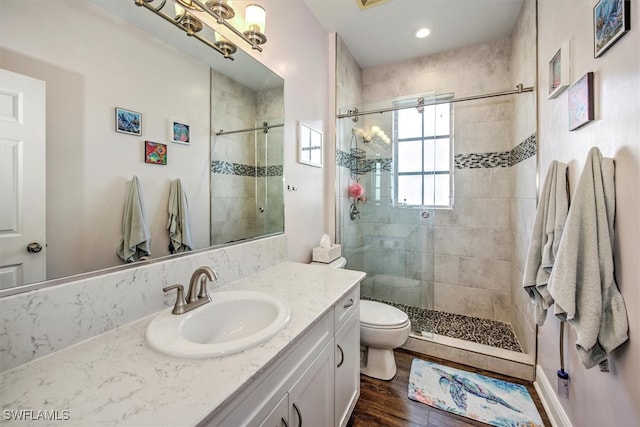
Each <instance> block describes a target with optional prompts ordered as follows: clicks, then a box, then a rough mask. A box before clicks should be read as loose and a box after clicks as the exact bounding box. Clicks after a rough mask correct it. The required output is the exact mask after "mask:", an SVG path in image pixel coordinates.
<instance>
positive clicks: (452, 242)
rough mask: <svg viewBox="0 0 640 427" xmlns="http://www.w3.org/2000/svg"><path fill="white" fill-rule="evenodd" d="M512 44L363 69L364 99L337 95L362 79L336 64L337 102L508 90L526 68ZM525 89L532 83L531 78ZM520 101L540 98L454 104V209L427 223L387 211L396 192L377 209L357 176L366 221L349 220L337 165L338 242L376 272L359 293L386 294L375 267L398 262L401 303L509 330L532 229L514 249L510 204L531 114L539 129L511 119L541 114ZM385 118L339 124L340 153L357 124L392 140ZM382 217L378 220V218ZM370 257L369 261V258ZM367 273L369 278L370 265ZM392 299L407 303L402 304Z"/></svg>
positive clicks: (415, 214) (368, 185)
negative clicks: (518, 250)
mask: <svg viewBox="0 0 640 427" xmlns="http://www.w3.org/2000/svg"><path fill="white" fill-rule="evenodd" d="M526 3H529V1H528V0H527V2H526ZM521 19H523V18H522V17H521ZM514 36H515V37H517V34H514ZM518 43H520V42H518ZM511 44H512V40H511V39H510V38H505V39H501V40H498V41H494V42H491V43H484V44H480V45H476V46H472V47H468V48H463V49H459V50H456V51H450V52H444V53H440V54H436V55H432V56H429V57H423V58H417V59H413V60H408V61H404V62H401V63H396V64H391V65H384V66H380V67H373V68H368V69H364V70H362V81H361V85H362V86H361V88H362V89H361V98H360V99H345V98H344V97H341V96H340V95H341V89H342V88H345V87H346V88H347V92H348V93H351V94H358V91H357V90H356V89H354V88H353V86H355V85H357V84H358V83H359V82H358V81H356V80H355V79H353V78H349V77H348V76H346V75H342V74H341V71H343V70H341V67H340V66H339V67H338V95H339V98H338V102H339V104H338V105H339V106H344V105H354V104H357V103H358V101H360V102H361V105H366V107H365V108H364V109H370V108H380V107H388V106H389V102H388V101H387V102H386V105H380V104H378V105H373V104H372V103H371V101H373V100H390V99H394V98H398V97H404V96H407V95H411V94H416V95H418V94H424V93H428V92H436V93H453V94H454V95H455V96H456V97H462V96H466V95H473V94H479V93H489V92H495V91H501V90H505V89H509V88H510V86H511V85H512V82H513V86H514V87H515V83H520V81H518V82H515V81H514V80H515V79H518V78H520V77H521V76H520V75H512V72H511V71H512V68H513V69H518V67H520V68H519V72H520V71H521V70H522V69H523V68H524V67H527V66H529V65H527V64H524V65H518V66H515V65H514V62H517V61H519V60H520V57H516V58H515V59H514V55H512V49H511ZM340 47H341V46H340V42H339V45H338V54H339V59H338V64H341V63H342V62H344V63H347V64H351V63H352V59H351V58H349V57H350V55H349V52H348V50H347V49H346V48H344V47H343V49H340ZM519 47H521V46H519ZM525 48H527V49H528V48H529V47H525ZM531 54H532V55H533V54H535V49H533V48H532V52H531ZM345 68H347V67H345ZM351 69H352V70H351V71H353V69H355V67H354V66H351ZM344 71H346V70H344ZM530 72H531V73H532V74H533V73H535V65H532V66H531V71H530ZM522 83H524V84H525V86H532V85H533V84H532V82H531V81H522ZM519 97H523V99H522V101H523V102H524V103H527V102H529V103H533V100H534V96H533V94H525V95H517V96H512V97H501V98H492V99H485V100H479V101H472V102H464V103H457V104H455V107H454V133H455V134H454V141H455V142H454V150H455V151H454V154H455V165H456V169H455V172H454V196H455V201H454V206H453V208H452V209H438V210H435V211H431V212H430V214H431V215H430V218H429V219H427V220H423V219H422V218H421V216H420V213H421V212H420V211H418V210H413V209H402V208H391V207H390V206H389V201H390V200H391V197H392V194H391V193H390V189H389V190H388V194H383V195H382V199H381V201H382V204H381V207H382V209H380V208H381V207H376V206H375V197H374V198H373V199H372V194H373V192H374V191H375V188H374V187H375V185H376V184H375V182H373V181H372V179H371V178H370V175H369V174H368V175H364V176H363V177H362V178H361V183H363V185H365V190H366V192H367V196H368V197H369V200H368V201H367V202H366V203H365V204H363V205H359V210H360V211H361V218H360V219H359V220H356V221H351V220H350V219H349V217H348V207H349V204H350V200H349V199H348V197H347V194H346V188H347V186H348V185H349V183H350V182H352V180H351V179H350V176H349V171H348V168H346V167H339V168H338V171H339V179H340V181H339V186H340V189H339V194H340V197H341V199H340V203H341V206H342V208H341V210H340V218H339V220H340V224H341V227H340V232H341V233H340V236H341V238H342V242H343V245H345V249H346V251H345V252H346V253H348V254H349V256H350V257H352V258H353V260H351V259H348V262H349V265H351V266H352V267H354V268H356V267H357V266H361V267H362V268H364V267H367V266H365V264H368V267H369V268H372V271H373V274H370V276H368V281H367V283H366V286H370V288H369V289H367V288H366V286H365V287H363V293H365V292H367V291H370V292H371V293H372V294H374V295H371V296H372V297H380V296H381V295H380V292H378V295H375V294H376V291H377V290H379V289H382V288H383V287H384V286H388V285H389V280H390V278H389V277H380V275H378V274H376V268H380V269H381V270H382V267H383V266H384V265H385V264H389V265H392V264H393V265H395V267H391V270H390V271H391V272H393V273H394V274H396V273H398V274H399V277H401V279H400V280H398V279H397V277H398V276H396V278H395V281H396V282H397V283H394V285H395V286H396V289H397V288H400V289H402V292H403V293H404V296H403V297H402V298H404V299H405V300H411V301H412V305H415V304H416V303H417V302H418V301H420V303H421V305H422V306H423V307H426V308H433V309H435V310H441V311H447V312H451V313H456V314H464V315H469V316H477V317H482V318H487V319H493V320H499V321H504V322H510V323H513V321H514V320H513V303H512V292H515V291H512V288H513V281H514V279H515V276H517V273H514V272H513V271H512V261H513V259H512V257H513V250H514V244H521V240H524V239H520V237H523V238H524V236H525V235H526V232H525V228H526V225H522V226H521V228H522V230H520V229H519V230H518V232H517V233H518V237H519V240H518V242H515V240H514V231H513V230H512V227H513V224H514V223H516V222H517V219H514V218H512V206H519V204H518V203H517V202H513V200H512V196H513V195H514V194H516V189H515V188H516V186H519V185H520V184H516V183H515V181H516V178H517V179H518V180H520V179H531V177H530V176H528V175H526V174H522V173H520V170H521V163H523V161H524V162H527V164H530V163H531V162H533V163H535V160H532V159H533V158H531V157H530V156H531V155H532V154H535V114H534V116H533V117H534V121H533V122H532V123H533V127H531V126H528V124H530V123H531V122H530V121H529V122H527V121H526V120H525V122H527V124H524V125H520V120H521V119H520V117H514V115H515V114H518V115H520V114H521V111H520V110H521V109H523V108H529V109H530V110H532V111H534V112H535V104H534V105H533V106H531V107H523V106H522V105H523V104H522V103H521V100H519V99H518V100H517V101H516V100H515V99H517V98H519ZM361 108H362V107H361ZM340 112H345V111H340ZM385 115H386V114H385ZM382 116H383V115H375V116H364V117H361V118H360V120H359V122H357V123H352V122H351V120H349V119H342V120H340V122H339V124H338V131H339V138H338V144H339V145H338V148H339V150H342V151H343V152H344V153H348V152H349V148H350V143H351V133H350V129H351V128H352V127H363V128H365V129H366V128H367V127H368V126H370V125H372V124H377V125H378V126H380V127H381V128H383V129H384V130H385V132H387V134H388V135H391V121H390V119H387V118H382ZM389 117H391V115H390V114H389ZM374 121H375V123H374ZM514 123H518V125H515V124H514ZM527 127H528V128H527ZM516 138H518V139H517V140H516ZM359 148H365V149H366V150H367V158H368V159H370V160H373V159H376V157H375V156H376V154H379V155H380V156H379V157H378V158H387V159H388V158H391V152H390V149H389V148H388V147H386V148H385V147H384V146H381V145H378V147H377V149H376V150H371V149H370V148H369V147H364V146H363V145H362V144H360V145H359ZM344 156H345V154H343V155H342V157H343V158H344ZM340 157H341V156H340V155H339V156H338V163H340ZM534 158H535V157H534ZM382 164H383V162H381V163H380V165H381V166H382ZM385 173H386V174H389V172H385V171H382V172H381V174H382V178H383V179H382V181H383V182H384V181H386V182H389V181H390V179H389V178H388V175H387V176H386V178H387V179H386V180H385V179H384V178H385ZM529 184H531V185H533V187H534V188H535V176H534V177H533V179H532V182H531V183H527V184H526V187H527V188H529V186H530V185H529ZM518 188H520V187H518ZM381 191H383V192H384V189H381ZM376 210H377V213H376V214H373V213H372V212H373V211H376ZM524 214H525V212H523V215H524ZM374 218H375V219H374ZM358 249H360V251H358ZM378 249H379V251H380V253H379V254H377V255H375V254H373V257H372V258H370V260H369V261H367V258H368V257H369V255H371V252H372V251H373V252H375V250H378ZM365 251H366V253H367V256H366V257H363V256H362V255H363V254H364V252H365ZM371 259H373V261H371ZM352 261H353V262H352ZM517 261H519V259H518V260H517ZM394 268H395V270H397V271H394ZM365 271H367V272H368V273H371V271H370V270H367V269H366V268H365ZM392 280H393V279H392ZM416 280H417V281H420V290H421V292H420V294H417V293H416V292H415V290H412V287H414V286H415V281H416ZM412 281H413V282H412ZM383 293H384V292H383ZM418 297H419V298H420V299H418ZM402 298H401V299H402ZM396 301H397V302H401V303H402V302H406V301H398V299H397V298H396Z"/></svg>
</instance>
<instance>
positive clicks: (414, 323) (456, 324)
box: [362, 297, 522, 353]
mask: <svg viewBox="0 0 640 427" xmlns="http://www.w3.org/2000/svg"><path fill="white" fill-rule="evenodd" d="M362 298H363V299H368V300H372V301H379V302H383V303H385V304H390V305H392V306H394V307H397V308H399V309H400V310H402V311H404V312H405V313H407V316H409V320H410V321H411V332H413V333H414V334H416V335H421V334H422V332H425V333H434V334H437V335H443V336H447V337H450V338H458V339H461V340H465V341H471V342H475V343H478V344H484V345H489V346H491V347H496V348H502V349H505V350H510V351H517V352H520V353H522V348H521V347H520V343H519V342H518V339H517V338H516V335H515V333H514V332H513V329H512V328H511V325H509V324H508V323H504V322H498V321H496V320H489V319H481V318H478V317H471V316H464V315H461V314H452V313H445V312H443V311H436V310H428V309H424V308H419V307H413V306H410V305H405V304H397V303H393V302H388V301H381V300H377V299H374V298H366V297H362Z"/></svg>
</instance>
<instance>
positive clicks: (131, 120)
mask: <svg viewBox="0 0 640 427" xmlns="http://www.w3.org/2000/svg"><path fill="white" fill-rule="evenodd" d="M116 132H120V133H127V134H129V135H138V136H140V135H142V114H140V113H136V112H135V111H131V110H125V109H124V108H120V107H116Z"/></svg>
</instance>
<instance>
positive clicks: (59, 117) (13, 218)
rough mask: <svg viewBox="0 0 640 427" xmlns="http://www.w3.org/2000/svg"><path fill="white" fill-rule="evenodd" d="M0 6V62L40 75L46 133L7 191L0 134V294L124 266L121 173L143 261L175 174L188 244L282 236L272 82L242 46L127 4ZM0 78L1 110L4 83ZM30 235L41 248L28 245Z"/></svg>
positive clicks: (12, 147)
mask: <svg viewBox="0 0 640 427" xmlns="http://www.w3.org/2000/svg"><path fill="white" fill-rule="evenodd" d="M168 3H170V2H168ZM0 9H1V12H2V13H0V59H1V62H0V68H2V69H4V70H8V71H10V72H11V73H14V74H15V75H18V76H24V77H25V81H26V82H27V84H29V82H31V80H30V79H36V80H37V81H41V82H44V86H43V95H44V96H43V97H42V98H41V99H42V100H41V101H40V110H41V113H44V114H43V115H42V116H43V117H42V120H43V121H44V122H43V125H42V127H43V131H44V132H45V135H46V137H45V138H44V141H43V145H42V146H41V147H39V148H37V149H36V150H35V151H36V152H37V153H40V154H41V163H40V164H35V166H29V165H27V166H25V167H24V170H23V171H20V170H18V169H20V168H18V167H13V166H12V168H13V169H12V173H16V174H17V173H22V172H24V173H23V174H22V176H23V177H25V178H22V180H21V181H20V180H16V181H11V182H20V186H18V187H15V186H13V187H12V184H11V185H9V184H8V183H9V181H8V180H7V179H5V177H6V176H7V175H6V174H5V172H6V170H7V167H6V165H7V164H8V163H7V162H5V160H6V159H9V158H12V159H13V158H17V157H16V156H17V154H16V153H26V152H27V151H26V150H23V148H24V147H22V148H20V144H17V143H15V141H14V140H16V141H17V139H15V138H14V139H13V140H12V139H11V138H13V137H8V136H7V135H6V134H5V133H3V135H2V138H3V140H2V144H1V145H0V147H1V148H2V151H1V154H2V159H3V163H2V165H3V166H2V168H3V171H2V172H3V174H2V179H3V181H4V182H3V183H2V186H4V187H3V188H6V187H11V188H18V189H19V190H20V191H22V190H23V187H24V190H25V192H24V193H23V194H22V193H21V194H17V191H14V190H12V191H13V193H11V194H12V195H13V197H15V200H16V202H15V203H13V202H11V200H12V199H8V198H7V197H6V195H7V194H8V193H7V192H6V191H4V189H3V190H2V193H1V194H2V198H1V200H2V203H3V206H2V208H1V209H0V228H1V229H0V249H1V250H2V251H5V250H6V249H7V247H8V246H9V243H7V242H8V240H7V239H4V240H3V238H4V237H6V236H9V235H17V234H22V235H24V236H23V240H22V241H20V242H18V243H17V246H16V248H15V249H9V251H8V252H7V251H5V252H2V253H0V260H1V261H2V262H1V263H0V264H2V265H0V296H4V295H10V294H13V293H17V292H21V291H23V290H27V289H32V288H35V287H39V286H45V285H47V284H55V283H57V281H55V280H54V281H53V282H51V281H52V280H53V279H60V278H63V277H68V276H71V275H77V274H83V273H87V272H93V271H97V270H102V269H107V268H112V267H119V266H120V267H121V268H127V266H131V265H133V266H135V265H137V264H135V263H134V264H125V263H124V262H123V261H122V260H121V259H120V258H119V257H118V256H117V255H116V247H117V245H118V242H119V240H120V237H121V236H122V221H123V207H124V203H125V198H126V197H127V194H128V189H129V187H130V183H131V182H132V181H133V178H134V177H137V178H138V181H139V183H140V186H139V188H140V190H141V193H142V200H143V204H144V209H145V217H146V221H147V224H148V228H149V234H150V236H151V241H150V248H151V258H152V259H157V258H161V257H166V256H170V251H169V234H168V231H167V220H168V212H167V210H168V199H169V193H170V185H171V183H172V182H173V181H175V180H176V179H180V181H181V184H182V189H183V191H184V193H185V194H186V196H187V200H188V205H189V220H190V226H191V234H192V244H193V249H194V250H198V249H204V248H209V247H211V246H216V245H222V244H227V243H232V242H237V241H241V240H244V239H249V238H255V237H258V236H263V235H269V234H274V233H282V232H283V231H284V218H283V216H284V201H283V180H282V178H283V170H282V164H283V128H282V126H283V118H284V81H283V79H282V78H280V77H279V76H278V75H276V74H275V73H273V72H272V71H270V70H269V69H267V68H266V67H264V66H263V65H262V64H260V63H259V62H258V61H256V60H255V59H254V58H252V57H251V56H250V55H248V54H247V53H246V52H243V51H242V49H243V48H245V46H238V50H237V52H235V54H234V55H233V57H234V60H233V61H231V60H229V59H225V58H224V57H223V56H222V55H220V54H219V53H217V52H216V51H214V50H212V49H211V48H209V47H208V46H206V45H204V44H202V43H200V42H199V41H197V40H195V39H194V38H192V37H187V36H186V35H185V33H184V32H183V31H181V30H180V29H178V28H175V27H174V26H172V25H171V24H170V23H167V22H165V21H164V20H163V19H161V18H160V17H158V16H156V15H154V14H153V13H150V12H149V11H148V10H145V8H143V7H138V6H136V5H135V4H134V0H109V1H102V0H92V1H87V0H61V1H57V2H45V3H43V2H41V1H39V0H7V1H3V2H2V5H1V6H0ZM25 22H29V25H24V23H25ZM246 48H248V45H247V46H246ZM264 48H265V49H268V45H265V47H264ZM2 83H3V87H2V91H1V92H0V95H1V96H2V106H3V115H5V112H6V111H9V110H11V108H13V107H12V105H13V104H12V102H13V101H12V99H13V98H12V97H11V96H10V95H11V94H12V93H13V92H11V90H10V89H8V88H5V87H4V84H5V82H4V79H3V82H2ZM36 86H38V84H37V82H36ZM34 99H36V100H37V99H38V98H37V97H36V98H34ZM36 104H37V101H36ZM5 107H6V108H5ZM117 108H120V109H125V110H128V111H131V112H134V113H136V114H137V116H135V117H134V118H135V120H137V121H138V122H139V130H137V131H134V132H128V133H124V132H117V131H116V124H115V112H116V109H117ZM37 110H38V109H37V108H36V116H37ZM5 118H6V117H3V120H4V119H5ZM174 122H176V123H179V124H181V125H187V126H188V141H184V140H180V139H181V138H174V136H175V135H174V134H172V129H173V126H171V125H172V124H173V123H174ZM3 128H5V126H4V123H3ZM181 130H185V129H184V128H182V129H181ZM181 136H184V135H181ZM182 139H184V138H182ZM12 141H13V142H12ZM147 142H151V143H156V144H160V145H157V146H156V147H160V148H159V150H160V151H159V152H158V153H159V154H160V155H161V156H162V157H163V160H166V164H162V163H164V162H163V161H161V162H159V163H160V164H158V162H156V163H154V162H148V161H147V162H146V161H145V159H146V160H149V159H148V158H147V157H148V153H147V151H146V148H145V147H148V146H149V144H147ZM185 142H187V143H185ZM43 153H44V155H42V154H43ZM158 153H156V154H158ZM20 155H22V154H20ZM11 156H13V157H11ZM18 157H19V156H18ZM10 163H11V162H10ZM12 164H13V163H12ZM32 181H33V182H36V183H38V182H39V183H40V187H41V189H40V190H36V192H35V193H29V192H28V190H27V189H26V184H27V183H28V182H32ZM23 183H24V184H25V186H22V184H23ZM8 200H9V201H8ZM27 201H28V202H29V203H31V202H34V203H31V204H30V205H28V206H27V204H26V202H27ZM36 202H37V203H36ZM25 206H27V207H28V209H26V210H28V212H24V211H25ZM25 213H27V214H29V216H36V217H39V219H38V221H40V223H41V225H40V226H39V230H40V231H38V227H27V226H24V225H23V224H25V222H24V221H26V220H23V219H22V216H20V215H23V214H25ZM18 214H19V215H18ZM31 242H36V243H41V247H42V249H41V250H40V251H39V252H28V251H27V245H28V244H29V243H31ZM14 255H15V256H14ZM18 255H19V256H21V257H23V258H26V261H24V262H26V264H24V266H23V265H22V264H21V263H22V262H23V261H17V260H16V259H17V258H16V257H17V256H18ZM30 262H31V263H32V264H33V265H34V266H33V268H31V267H29V265H30V264H29V263H30ZM34 284H35V285H34ZM16 285H17V287H16ZM24 285H33V286H24Z"/></svg>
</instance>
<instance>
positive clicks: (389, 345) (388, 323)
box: [312, 257, 411, 380]
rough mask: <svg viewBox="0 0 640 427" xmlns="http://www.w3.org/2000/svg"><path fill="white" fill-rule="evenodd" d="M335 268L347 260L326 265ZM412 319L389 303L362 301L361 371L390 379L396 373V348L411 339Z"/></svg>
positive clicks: (342, 266) (319, 263) (341, 266)
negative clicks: (394, 350)
mask: <svg viewBox="0 0 640 427" xmlns="http://www.w3.org/2000/svg"><path fill="white" fill-rule="evenodd" d="M312 264H318V265H326V266H328V267H332V268H344V267H345V266H346V265H347V260H346V259H345V258H344V257H340V258H338V259H336V260H335V261H333V262H331V263H329V264H324V263H321V262H312ZM410 331H411V322H410V321H409V317H408V316H407V314H406V313H405V312H403V311H402V310H399V309H397V308H395V307H393V306H391V305H389V304H383V303H381V302H376V301H368V300H360V346H361V351H362V352H363V356H362V358H361V361H360V372H361V373H363V374H365V375H367V376H369V377H373V378H377V379H381V380H390V379H392V378H393V377H394V376H395V375H396V371H397V368H396V358H395V356H394V355H393V349H395V348H398V347H400V346H401V345H402V344H404V343H405V341H407V338H409V332H410Z"/></svg>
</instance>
